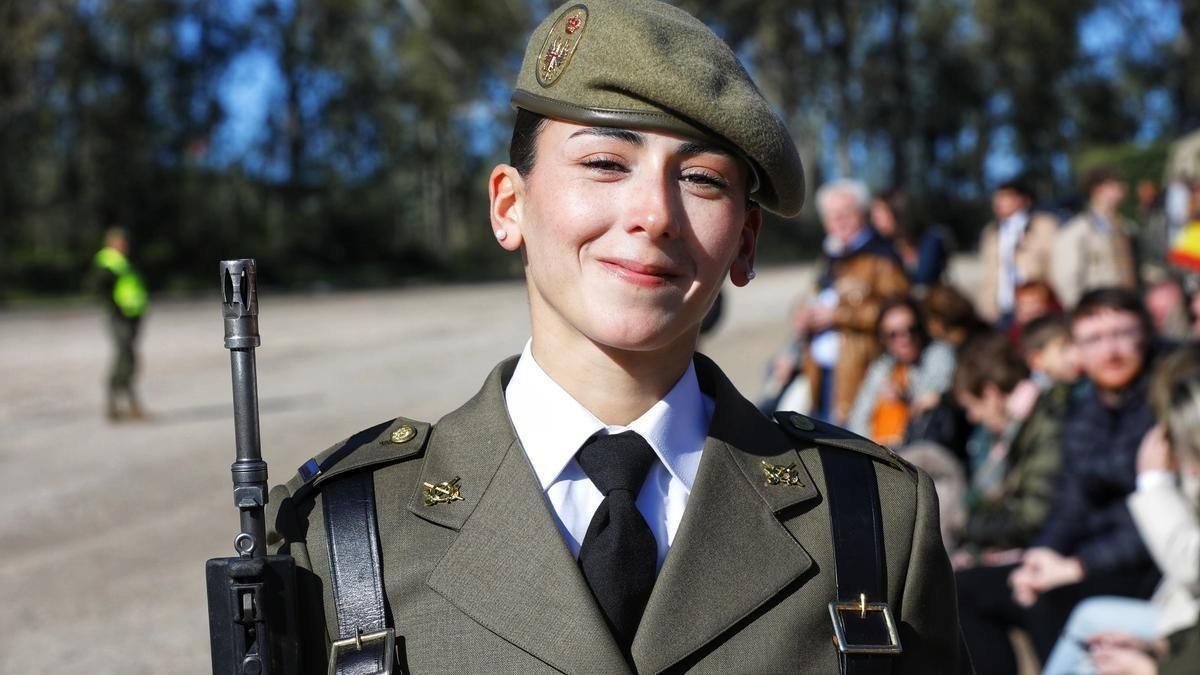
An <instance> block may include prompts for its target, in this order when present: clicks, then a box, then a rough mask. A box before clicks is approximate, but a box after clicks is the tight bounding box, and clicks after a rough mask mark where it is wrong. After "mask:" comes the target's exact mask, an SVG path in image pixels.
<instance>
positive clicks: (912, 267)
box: [871, 188, 950, 292]
mask: <svg viewBox="0 0 1200 675" xmlns="http://www.w3.org/2000/svg"><path fill="white" fill-rule="evenodd" d="M915 211H916V209H915V208H914V207H913V203H912V198H911V197H909V196H908V193H907V192H905V191H904V190H903V189H901V188H892V189H891V190H888V191H887V192H885V193H883V195H881V196H879V197H877V198H876V199H875V201H874V202H872V203H871V224H872V225H874V226H875V231H876V232H878V233H879V236H881V237H883V238H884V239H887V240H889V241H891V242H892V245H893V246H895V247H896V253H898V254H899V255H900V261H901V262H902V263H903V264H904V271H905V273H907V274H908V279H909V281H911V282H912V284H913V289H914V291H916V292H923V291H924V289H926V288H928V287H929V286H932V285H933V284H936V283H939V282H941V280H942V277H943V276H944V275H945V273H946V267H947V265H948V264H949V262H950V250H949V249H950V247H949V245H948V243H947V239H948V235H947V234H946V231H945V230H944V229H943V228H940V227H924V226H923V224H922V223H921V222H920V221H919V219H918V218H917V217H916V213H915Z"/></svg>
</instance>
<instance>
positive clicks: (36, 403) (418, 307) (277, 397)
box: [0, 268, 809, 675]
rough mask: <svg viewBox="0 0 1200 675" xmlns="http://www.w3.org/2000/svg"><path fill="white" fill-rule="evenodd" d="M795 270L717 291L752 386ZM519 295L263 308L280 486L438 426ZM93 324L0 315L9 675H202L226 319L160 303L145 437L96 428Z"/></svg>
mask: <svg viewBox="0 0 1200 675" xmlns="http://www.w3.org/2000/svg"><path fill="white" fill-rule="evenodd" d="M808 278H809V276H808V274H807V272H806V271H805V270H803V269H801V268H780V269H768V270H764V271H763V272H762V273H761V274H760V276H759V278H758V279H757V280H756V281H755V282H754V283H753V284H751V285H750V286H749V287H748V288H747V289H744V290H736V291H735V292H732V293H729V294H728V295H727V303H726V315H725V320H724V322H723V324H722V325H721V326H720V327H719V328H718V331H717V333H716V334H715V336H713V338H712V339H711V340H710V341H709V342H708V343H707V344H706V345H705V347H704V350H705V351H706V352H708V353H709V354H710V355H712V356H713V357H714V358H715V359H716V360H717V361H718V362H720V363H721V364H722V365H723V366H724V367H725V368H726V369H727V371H728V372H729V373H730V375H731V377H732V378H733V379H734V381H735V382H736V383H737V384H738V386H739V387H741V388H742V389H743V391H745V392H748V393H750V394H751V395H753V394H754V393H755V392H756V391H757V384H758V378H759V373H760V369H761V367H762V364H763V363H764V361H765V360H766V358H767V356H768V355H769V354H770V353H771V352H772V350H773V349H775V348H776V347H777V346H778V345H779V344H781V343H782V341H783V340H784V334H785V330H786V329H785V323H784V316H785V312H786V307H787V304H788V303H789V302H790V300H791V299H792V298H793V297H795V296H796V294H797V292H798V291H799V290H800V289H802V288H805V287H806V285H807V279H808ZM525 306H526V301H525V294H524V290H523V288H522V287H521V286H520V285H518V284H512V283H501V284H487V285H476V286H455V287H443V288H426V289H413V290H401V291H381V292H368V293H347V294H335V295H318V296H303V297H297V296H287V297H279V296H274V295H270V294H266V295H264V296H263V297H262V299H261V332H262V335H263V346H262V347H261V349H259V351H258V374H259V395H260V401H261V406H262V439H263V449H264V454H265V455H266V459H267V461H268V462H269V463H270V466H271V475H272V478H273V479H274V480H285V479H286V478H287V477H289V476H290V475H291V472H292V471H293V470H294V469H295V467H297V466H299V465H300V464H301V463H302V462H303V461H304V460H305V459H306V458H308V457H309V456H311V455H313V454H315V453H316V452H317V451H319V450H321V449H322V448H324V447H325V446H327V445H329V444H331V443H333V442H334V441H337V440H338V439H339V438H341V437H343V436H345V435H348V434H350V433H352V432H354V431H356V430H358V429H360V428H362V427H365V426H368V425H371V424H374V423H376V422H379V421H381V420H384V419H388V418H391V417H394V416H396V415H399V414H404V415H407V416H410V417H416V418H421V419H436V418H437V417H438V416H439V415H441V414H443V413H445V412H447V411H449V410H450V409H451V408H453V407H454V406H455V405H456V404H458V403H460V402H462V401H464V400H465V399H466V398H467V397H469V396H470V395H471V394H473V393H474V392H475V390H476V389H477V388H478V387H479V385H480V384H481V383H482V381H483V377H484V376H485V375H486V373H487V372H488V371H489V370H490V368H491V366H492V365H493V364H494V363H495V362H496V361H498V360H499V359H501V358H503V357H504V356H507V355H509V354H513V353H516V352H519V351H520V349H521V347H522V345H523V344H524V341H525V339H526V337H527V335H528V330H529V328H528V320H527V318H526V311H525ZM103 328H104V327H103V322H102V320H101V317H100V315H99V314H98V313H95V312H90V311H78V310H73V311H47V312H16V313H8V314H0V373H3V375H0V430H2V432H0V513H3V514H5V516H4V517H3V519H0V542H3V544H2V546H0V597H3V598H4V601H3V607H4V609H3V610H0V673H50V672H54V673H62V672H87V673H121V674H122V675H129V674H133V673H156V674H157V673H206V672H209V657H208V637H207V614H206V606H205V595H204V582H203V571H202V570H203V565H204V560H205V559H207V558H210V557H217V556H225V555H231V554H232V537H233V535H234V534H235V533H236V528H237V515H236V511H235V509H234V508H233V506H232V499H231V493H230V477H229V464H230V462H232V461H233V449H232V447H233V426H232V425H233V422H232V415H231V411H230V377H229V361H228V353H227V352H226V351H225V349H224V348H223V346H222V326H221V319H220V306H219V304H218V303H217V301H216V300H215V299H214V300H213V301H211V302H189V303H175V304H168V305H161V304H160V305H158V306H156V307H155V308H154V313H153V314H152V315H151V316H150V317H149V319H148V321H147V325H146V327H145V332H144V336H143V342H142V350H141V353H142V354H143V356H144V366H143V372H142V380H141V381H142V383H143V387H142V388H143V390H144V397H145V399H146V401H147V403H148V407H149V409H150V410H151V412H152V413H153V421H152V422H150V423H148V424H138V425H130V424H125V425H117V426H112V425H109V424H108V423H106V422H105V420H104V419H103V418H102V416H101V401H102V388H101V386H100V382H101V380H102V377H103V374H104V370H105V367H106V363H107V360H108V344H107V343H106V341H105V335H104V333H103Z"/></svg>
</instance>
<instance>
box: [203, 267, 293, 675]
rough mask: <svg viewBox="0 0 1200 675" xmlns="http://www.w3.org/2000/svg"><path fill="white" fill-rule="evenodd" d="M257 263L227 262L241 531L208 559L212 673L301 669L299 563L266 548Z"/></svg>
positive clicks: (250, 674) (258, 674)
mask: <svg viewBox="0 0 1200 675" xmlns="http://www.w3.org/2000/svg"><path fill="white" fill-rule="evenodd" d="M256 274H257V270H256V267H255V263H254V260H253V259H242V260H223V261H221V287H222V291H223V309H224V312H223V313H224V318H225V348H226V349H228V350H229V361H230V368H231V369H232V371H233V423H234V436H235V439H236V444H237V460H236V461H235V462H234V463H233V465H232V466H231V467H230V471H231V472H232V473H233V502H234V504H235V505H236V506H237V508H238V511H239V513H240V516H241V532H240V533H239V534H238V535H237V536H236V537H235V538H234V540H233V548H234V550H235V551H236V552H237V554H238V555H237V557H234V558H213V559H211V560H209V561H208V562H207V563H206V564H205V576H206V578H207V581H208V627H209V634H210V637H211V642H212V669H213V675H282V674H291V673H297V672H299V670H300V658H299V642H298V640H297V630H296V626H295V618H294V617H295V616H296V613H295V593H294V591H295V588H296V563H295V561H294V560H293V559H292V557H291V556H289V555H271V556H269V555H266V550H267V537H266V529H267V528H266V514H265V508H266V505H267V463H266V462H264V461H263V459H262V448H261V439H260V437H259V428H258V376H257V374H256V370H255V361H254V349H255V348H256V347H258V346H259V344H260V340H259V336H258V291H257V288H256V285H255V284H256Z"/></svg>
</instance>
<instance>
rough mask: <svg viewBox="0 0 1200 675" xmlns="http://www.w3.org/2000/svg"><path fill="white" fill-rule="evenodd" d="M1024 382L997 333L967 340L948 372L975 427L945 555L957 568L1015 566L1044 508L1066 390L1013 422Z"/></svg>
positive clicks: (1023, 371) (1055, 465)
mask: <svg viewBox="0 0 1200 675" xmlns="http://www.w3.org/2000/svg"><path fill="white" fill-rule="evenodd" d="M1028 377H1029V369H1028V368H1027V367H1026V365H1025V363H1024V362H1023V361H1022V359H1021V358H1020V356H1019V355H1018V354H1017V353H1016V350H1015V349H1013V347H1012V345H1011V344H1010V343H1009V341H1008V339H1007V337H1005V336H1003V335H1000V334H998V333H997V334H990V335H986V336H980V337H978V338H976V339H974V340H972V341H971V343H970V344H968V345H967V346H966V347H965V348H964V349H963V353H962V357H961V359H960V360H959V366H958V369H957V370H956V371H955V373H954V385H953V392H954V396H955V398H956V399H957V401H958V402H959V404H960V405H962V406H963V408H964V409H966V411H967V417H968V418H969V419H970V420H971V421H972V422H974V423H975V424H977V425H978V427H977V430H976V432H975V434H974V435H973V437H972V439H971V442H970V449H971V455H970V459H971V468H972V472H971V484H970V487H969V489H968V491H967V497H966V505H967V506H966V507H967V517H966V527H965V530H964V532H963V533H962V538H961V541H960V546H959V550H958V551H957V552H956V553H955V554H954V555H953V556H952V558H951V560H952V562H953V563H954V565H955V567H956V568H957V569H963V568H968V567H973V566H976V565H1001V564H1011V563H1013V562H1016V561H1017V560H1019V557H1020V554H1021V551H1022V549H1023V548H1024V547H1025V546H1026V545H1027V544H1028V543H1029V541H1030V539H1031V538H1032V537H1033V535H1034V534H1035V533H1036V532H1037V530H1038V528H1039V527H1040V526H1041V524H1042V521H1043V520H1044V519H1045V517H1046V514H1047V512H1048V511H1049V508H1050V502H1051V497H1052V495H1053V493H1054V480H1055V477H1056V476H1057V474H1058V471H1059V463H1060V450H1061V444H1060V434H1061V420H1062V417H1063V414H1064V411H1065V409H1066V406H1067V403H1068V397H1069V390H1068V388H1067V387H1066V386H1065V385H1064V386H1060V387H1057V388H1054V389H1051V390H1049V391H1048V392H1047V394H1046V395H1044V396H1042V397H1040V398H1039V399H1038V400H1037V405H1035V406H1034V407H1033V410H1032V412H1031V414H1029V415H1027V416H1026V417H1016V416H1014V414H1013V412H1012V409H1013V408H1014V406H1013V404H1012V398H1013V396H1014V394H1015V393H1016V392H1017V391H1018V388H1019V387H1020V385H1022V384H1023V383H1026V384H1027V383H1029V380H1028Z"/></svg>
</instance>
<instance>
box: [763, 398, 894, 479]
mask: <svg viewBox="0 0 1200 675" xmlns="http://www.w3.org/2000/svg"><path fill="white" fill-rule="evenodd" d="M775 421H776V422H777V423H778V424H779V426H780V427H782V428H783V429H784V430H785V431H787V433H789V434H790V435H792V436H794V437H795V438H798V439H800V440H801V441H806V442H810V443H813V444H816V445H828V446H833V447H835V448H841V449H843V450H852V451H854V452H861V453H863V454H865V455H870V456H871V458H872V459H877V460H879V461H881V462H883V463H885V464H887V465H889V466H892V467H894V468H896V469H899V470H901V471H905V472H908V473H910V474H912V475H913V476H914V477H915V476H916V475H917V470H916V467H914V466H913V465H912V464H910V463H909V462H908V461H907V460H905V459H903V458H902V457H900V456H899V455H897V454H896V453H895V452H892V450H891V449H889V448H887V447H884V446H882V445H880V444H878V443H876V442H875V441H872V440H871V439H869V438H866V437H864V436H859V435H858V434H856V433H854V432H853V431H850V430H849V429H843V428H842V427H839V426H837V425H834V424H830V423H828V422H823V421H821V420H819V419H815V418H812V417H808V416H807V415H801V414H800V413H797V412H787V411H783V410H781V411H778V412H776V413H775Z"/></svg>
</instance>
